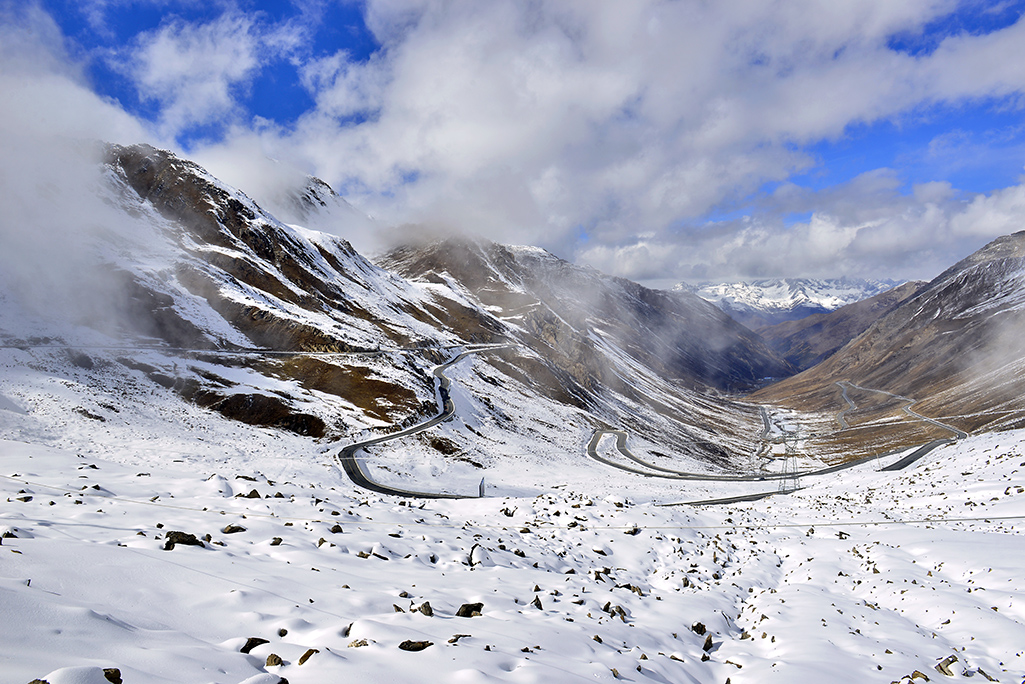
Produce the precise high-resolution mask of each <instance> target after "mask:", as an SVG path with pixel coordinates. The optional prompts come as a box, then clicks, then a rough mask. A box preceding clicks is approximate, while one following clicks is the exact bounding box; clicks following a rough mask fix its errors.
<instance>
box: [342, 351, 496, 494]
mask: <svg viewBox="0 0 1025 684" xmlns="http://www.w3.org/2000/svg"><path fill="white" fill-rule="evenodd" d="M507 347H508V345H488V346H484V347H479V348H475V349H467V350H466V351H464V352H463V353H461V354H458V355H457V356H455V357H453V358H452V359H449V360H448V361H446V362H445V363H443V364H441V365H440V366H437V367H435V368H434V370H433V371H432V372H433V373H434V377H436V378H438V404H439V408H440V409H441V411H440V413H438V415H436V416H434V417H433V418H431V419H429V420H426V421H424V422H422V423H418V424H417V425H413V426H412V427H408V428H406V429H405V430H400V431H398V432H393V433H391V434H388V435H382V436H381V437H374V438H373V439H366V440H363V441H362V442H356V443H355V444H350V445H349V446H347V447H345V448H344V449H342V450H341V451H340V452H339V453H338V454H337V456H336V457H335V459H336V460H337V461H338V465H340V466H341V468H342V470H344V471H345V474H346V475H348V476H349V479H350V480H352V481H353V483H354V484H356V486H358V487H362V488H363V489H369V490H370V491H372V492H377V493H378V494H390V495H393V496H408V497H415V498H418V499H473V498H478V497H482V496H484V491H483V490H484V481H483V480H481V487H480V490H479V491H478V492H477V493H476V494H473V495H470V494H444V493H441V492H421V491H417V490H414V489H404V488H400V487H393V486H390V485H385V484H381V483H380V482H377V481H375V480H373V479H372V478H371V477H370V476H369V475H368V474H367V472H366V470H364V468H363V465H362V464H361V463H360V460H359V458H358V457H357V456H356V452H358V451H360V450H361V449H365V448H366V447H369V446H373V445H374V444H381V443H382V442H388V441H391V440H393V439H399V438H401V437H408V436H409V435H415V434H416V433H418V432H423V431H424V430H427V429H429V428H432V427H434V426H435V425H437V424H438V423H441V422H443V421H445V420H448V419H449V418H451V417H452V415H453V414H454V413H455V410H456V407H455V404H454V403H453V402H452V397H451V396H450V395H449V387H450V386H451V384H452V381H451V380H450V379H449V378H448V376H447V375H445V369H447V368H448V367H449V366H452V365H453V364H456V363H459V361H461V360H463V359H464V358H466V357H467V356H469V355H470V354H478V353H480V352H484V351H491V350H494V349H505V348H507Z"/></svg>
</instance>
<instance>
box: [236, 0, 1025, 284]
mask: <svg viewBox="0 0 1025 684" xmlns="http://www.w3.org/2000/svg"><path fill="white" fill-rule="evenodd" d="M956 6H957V3H956V2H954V1H953V0H914V1H911V2H901V3H893V2H889V1H884V0H879V1H877V2H835V3H820V2H811V1H810V0H809V1H808V2H762V1H760V0H759V1H755V0H750V1H745V2H736V3H730V4H729V5H728V6H727V5H723V4H721V3H680V2H667V1H663V0H643V1H642V0H639V1H638V2H631V3H621V2H594V1H591V0H588V1H586V2H585V1H583V0H581V1H579V2H564V3H526V2H518V1H516V0H495V1H494V2H488V3H479V2H473V1H471V0H453V1H448V2H440V1H435V0H419V1H417V2H395V1H394V0H370V2H368V3H367V6H366V19H367V25H368V27H369V28H370V29H371V30H372V31H373V32H374V35H375V37H376V39H377V40H378V41H379V42H380V43H381V45H382V49H381V50H380V51H378V52H377V53H376V54H375V55H374V56H373V57H371V58H370V59H369V60H364V61H356V60H354V59H352V58H351V56H350V55H348V54H347V53H344V52H339V53H338V54H335V55H329V56H326V57H321V58H318V59H316V60H310V61H308V62H306V63H305V64H304V65H303V66H302V79H303V83H304V85H305V87H306V88H307V89H308V90H309V92H310V94H311V96H312V97H313V98H314V100H315V103H316V106H315V107H314V108H313V109H312V110H311V111H309V112H308V113H307V114H306V115H304V116H303V117H302V118H301V119H300V120H299V121H298V122H296V124H295V126H294V127H293V128H290V129H288V130H281V129H275V130H268V131H265V132H264V133H262V134H258V137H261V138H262V139H264V140H265V142H264V143H263V144H264V145H265V146H267V147H270V148H273V149H274V150H275V156H277V157H279V158H282V159H290V160H292V161H293V163H295V165H297V166H299V167H303V168H307V169H309V170H311V171H312V172H314V173H316V174H317V175H320V176H321V177H323V178H325V179H326V180H328V181H329V182H331V183H332V184H333V185H334V186H335V187H337V188H339V189H340V190H341V191H342V192H343V193H344V194H346V195H347V196H348V197H350V198H351V199H353V201H354V202H356V203H357V204H359V205H360V206H362V207H364V208H365V209H366V210H367V211H369V212H371V213H373V214H374V215H375V216H377V217H379V218H380V219H381V220H382V222H383V223H386V224H388V223H390V224H396V225H397V224H404V225H407V226H408V225H410V224H417V223H419V224H423V225H426V226H431V227H436V226H439V225H449V226H452V227H453V228H461V229H463V230H468V231H471V232H477V233H483V234H485V235H486V236H488V237H492V238H495V239H499V240H504V241H515V242H530V243H540V244H543V245H544V246H547V247H549V248H553V249H554V250H556V251H557V252H559V253H561V254H563V255H565V256H568V257H571V258H574V257H576V258H581V259H585V260H588V261H590V262H591V263H594V264H596V265H603V266H605V267H607V268H609V269H610V270H614V271H616V272H620V273H623V274H624V275H628V276H632V277H648V276H647V274H649V273H652V272H653V269H655V265H656V264H659V263H663V264H665V266H664V268H666V269H669V268H675V265H674V264H675V263H676V259H675V258H674V257H672V256H670V255H671V254H674V253H675V250H676V247H674V245H682V244H687V245H690V248H692V249H697V248H699V247H700V246H705V247H706V248H707V247H708V246H709V245H710V244H711V243H709V242H708V240H707V239H706V237H705V236H706V235H707V234H708V233H709V232H710V231H709V229H701V230H698V231H697V232H695V233H694V234H690V232H689V231H681V229H680V228H679V226H681V225H684V224H688V223H692V222H693V220H694V219H696V218H698V217H700V216H702V215H703V214H706V213H707V212H709V211H710V210H711V209H712V208H714V207H717V206H723V205H727V204H729V203H730V202H735V201H738V200H742V199H743V198H745V197H748V196H750V194H751V193H752V192H754V191H755V190H757V189H758V188H760V187H762V186H763V185H764V184H765V183H767V182H783V181H786V179H788V178H789V177H790V176H791V175H792V174H794V173H795V172H798V171H802V170H807V169H809V168H811V167H812V166H814V164H815V163H816V160H815V159H814V157H813V156H811V155H809V154H808V153H806V152H805V151H804V149H805V146H807V145H809V144H812V143H815V142H818V141H821V140H829V139H836V138H839V137H841V136H843V135H844V132H845V130H847V128H848V127H849V126H850V125H852V124H857V123H871V122H875V121H879V120H881V119H892V118H894V117H900V116H903V115H907V114H908V113H912V112H915V111H916V110H917V109H920V108H922V107H927V106H930V105H933V104H936V103H958V102H963V101H966V100H969V99H976V100H977V99H979V98H1004V97H1007V96H1012V95H1016V94H1020V93H1021V92H1022V91H1023V89H1025V72H1022V71H1021V70H1020V69H1018V68H1017V67H1016V65H1017V64H1020V63H1022V61H1025V21H1019V22H1017V23H1015V24H1013V25H1011V26H1009V27H1007V28H1005V29H1002V30H999V31H995V32H992V33H990V34H986V35H978V36H977V35H961V36H953V37H949V38H947V39H945V40H943V41H942V42H941V43H940V44H939V45H938V46H937V47H936V49H935V50H933V51H932V52H931V53H928V54H918V55H912V54H908V53H905V52H899V51H895V50H894V49H892V48H891V47H890V45H889V43H888V41H889V39H890V38H891V37H892V36H894V35H895V34H900V33H902V32H903V33H914V32H918V31H921V30H922V27H923V26H924V25H925V24H926V23H928V22H929V21H930V20H933V19H936V18H938V17H942V16H943V15H945V14H946V13H949V12H950V11H952V10H953V9H955V8H956ZM983 65H989V66H986V67H985V68H981V67H982V66H983ZM246 135H251V133H250V132H247V133H246ZM229 145H230V143H229ZM868 180H869V179H864V178H863V179H859V180H858V181H857V182H856V183H855V184H854V185H852V186H850V187H848V188H847V189H846V191H847V192H849V193H852V194H851V197H852V201H853V198H857V200H858V201H863V200H865V199H866V197H872V198H874V199H875V200H880V195H879V193H874V194H873V193H871V192H868V191H867V190H866V189H865V188H859V187H858V186H859V184H860V185H864V184H865V183H867V182H868ZM887 193H890V194H892V193H893V190H892V188H890V189H889V190H887ZM884 194H885V193H884ZM776 199H779V198H776ZM912 200H913V198H911V200H908V201H909V202H912ZM816 201H819V200H814V199H809V200H808V204H811V205H814V204H815V202H816ZM821 202H824V203H828V202H833V203H838V202H840V199H839V198H837V197H829V196H828V193H827V196H826V197H824V198H822V199H821ZM894 203H896V204H898V205H900V204H901V202H899V201H898V200H897V199H894V198H891V197H889V195H887V197H886V199H885V201H881V203H880V204H878V205H877V206H876V208H875V213H876V214H879V215H880V216H881V215H882V213H883V212H885V211H889V210H892V209H894V208H895V206H894ZM912 203H913V202H912ZM927 206H929V203H928V202H927V203H924V204H921V205H920V206H919V209H918V210H916V211H920V212H921V213H922V215H925V214H927V213H928V212H927V211H926V207H927ZM812 208H814V207H812ZM812 208H810V209H808V210H809V211H810V210H811V209H812ZM897 208H900V209H903V207H897ZM912 213H914V212H912ZM763 218H764V217H763ZM882 220H883V219H882V218H880V217H876V218H873V219H868V218H866V219H864V220H861V221H855V220H854V219H853V218H847V217H841V216H840V215H837V216H834V215H833V214H830V213H829V212H827V211H825V210H823V209H821V208H820V210H819V212H818V214H817V215H816V217H815V219H814V220H813V221H811V222H809V223H808V224H806V225H803V224H802V225H796V226H795V225H783V222H781V221H774V220H772V219H771V218H770V219H768V220H762V219H758V220H753V221H751V222H750V225H739V224H738V225H737V226H735V227H734V228H733V230H732V233H731V234H732V235H733V237H732V238H731V242H730V243H728V244H723V245H718V243H715V244H717V245H718V246H717V247H716V251H715V252H713V253H709V254H705V255H704V257H705V261H704V263H705V265H706V266H707V267H710V268H714V267H716V265H717V264H720V263H724V262H723V255H724V254H727V253H735V252H736V250H738V249H740V248H739V247H730V246H729V244H732V243H736V244H737V245H762V246H764V245H765V244H766V243H767V242H769V241H771V240H772V239H775V238H779V239H781V240H783V241H784V242H786V243H787V244H792V245H793V249H794V250H795V252H794V253H793V256H792V257H791V259H790V261H789V263H790V266H791V267H794V266H795V265H797V266H799V267H800V268H803V269H804V270H814V269H817V268H819V266H820V265H821V263H822V262H824V261H826V260H827V259H828V258H829V257H830V255H835V254H837V253H838V250H842V251H844V253H845V254H851V255H853V254H855V253H856V252H857V249H856V248H857V245H858V244H859V243H860V242H864V241H865V240H866V239H867V235H868V234H870V233H872V232H874V231H876V230H877V229H876V228H874V226H876V225H877V224H879V222H880V221H882ZM722 230H723V229H722V228H721V227H720V228H719V229H716V230H713V231H711V232H713V233H719V232H722ZM919 232H920V231H919ZM639 233H651V234H652V237H650V238H644V239H638V238H637V237H636V236H637V235H638V234H639ZM581 235H586V236H587V242H586V243H584V242H581V240H580V236H581ZM713 242H714V241H713ZM627 248H629V249H630V250H631V253H632V254H633V255H634V257H635V258H634V259H626V258H625V256H624V254H622V253H620V252H617V250H622V249H627ZM656 252H657V253H656ZM599 253H609V254H611V253H617V254H618V256H617V257H616V261H615V263H614V264H613V263H612V262H610V261H609V260H608V259H605V258H599V257H598V256H597V255H598V254H599ZM641 254H644V257H643V258H640V255H641ZM852 259H853V257H852ZM769 261H771V258H769ZM629 263H638V264H643V266H641V265H639V266H637V267H628V266H625V264H629ZM852 263H853V262H852ZM857 266H864V265H863V264H857ZM750 268H753V269H755V270H757V271H769V270H774V269H775V266H772V265H769V264H752V265H751V266H750ZM663 275H666V276H668V272H667V271H663Z"/></svg>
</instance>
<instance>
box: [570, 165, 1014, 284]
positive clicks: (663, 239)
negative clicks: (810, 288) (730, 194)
mask: <svg viewBox="0 0 1025 684" xmlns="http://www.w3.org/2000/svg"><path fill="white" fill-rule="evenodd" d="M777 195H778V197H775V198H772V199H770V200H769V201H768V202H767V205H771V204H772V203H773V202H775V203H776V207H775V208H774V209H773V210H772V211H763V212H760V213H757V214H756V215H755V216H753V217H752V216H748V217H744V218H741V219H737V220H732V221H719V222H711V223H708V224H705V225H702V226H699V227H693V228H690V229H688V230H680V231H675V232H673V231H665V232H662V233H660V234H658V235H657V236H646V237H643V238H640V239H636V240H629V241H625V242H623V243H622V244H619V245H595V246H590V247H587V248H586V249H584V250H581V252H580V253H579V254H578V258H579V259H580V260H581V261H583V262H585V263H589V264H591V265H593V266H595V267H596V268H599V269H601V270H604V271H607V272H610V273H614V274H617V275H623V276H626V277H634V278H637V279H640V280H642V281H646V282H647V283H648V284H649V285H652V286H655V287H669V286H671V285H673V284H675V283H676V282H679V281H681V280H688V281H702V280H708V279H743V278H761V277H786V276H797V275H800V276H812V277H835V276H837V275H841V274H843V275H850V276H857V277H864V278H892V277H901V278H908V279H922V280H929V279H931V278H932V277H933V276H935V275H936V274H938V273H939V272H941V271H943V270H944V269H945V268H947V267H948V266H950V265H951V264H952V263H953V262H954V261H956V260H958V259H960V258H961V257H963V256H965V255H967V254H969V253H970V252H972V251H974V250H976V249H978V248H979V247H981V246H982V245H983V244H985V243H986V242H988V241H989V240H991V239H993V238H994V237H996V236H999V235H1005V234H1008V233H1012V232H1016V231H1020V230H1023V229H1025V185H1016V186H1012V187H1009V188H1005V189H1003V190H999V191H996V192H994V193H991V194H989V195H981V194H980V195H975V196H966V195H964V194H963V193H959V192H957V191H956V190H955V189H953V188H952V187H951V186H950V184H949V183H946V182H932V183H923V184H920V185H916V186H914V187H913V188H912V192H911V193H909V194H904V193H902V192H900V182H899V180H898V179H897V178H896V176H895V175H894V174H893V173H890V172H887V171H885V170H884V171H876V172H872V173H868V174H864V175H862V176H859V177H858V178H855V179H853V180H852V181H850V182H848V183H844V184H841V185H838V186H836V187H833V188H830V189H828V190H826V191H821V192H811V191H807V190H802V189H799V188H794V187H788V186H784V187H782V188H780V190H779V191H778V192H777ZM787 211H794V212H799V213H802V214H805V213H809V212H810V215H809V216H808V218H807V219H804V220H800V221H792V222H789V221H787V220H785V218H784V217H785V215H786V214H785V212H787Z"/></svg>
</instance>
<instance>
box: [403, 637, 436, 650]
mask: <svg viewBox="0 0 1025 684" xmlns="http://www.w3.org/2000/svg"><path fill="white" fill-rule="evenodd" d="M433 645H434V642H433V641H412V640H410V639H406V640H405V641H403V642H402V643H401V644H399V648H401V649H402V650H403V651H422V650H424V649H425V648H427V647H428V646H433Z"/></svg>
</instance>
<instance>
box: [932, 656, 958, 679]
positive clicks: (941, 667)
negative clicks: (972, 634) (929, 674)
mask: <svg viewBox="0 0 1025 684" xmlns="http://www.w3.org/2000/svg"><path fill="white" fill-rule="evenodd" d="M956 662H957V656H956V655H949V656H947V657H946V658H944V659H943V660H941V661H940V662H938V663H936V671H937V672H939V673H940V674H945V675H947V676H948V677H953V676H954V671H953V670H951V669H950V666H951V665H953V664H954V663H956Z"/></svg>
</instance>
